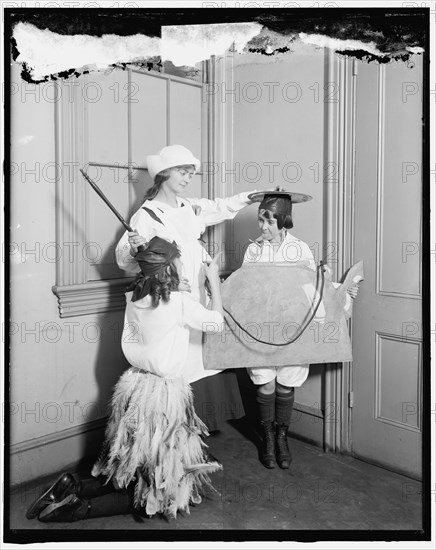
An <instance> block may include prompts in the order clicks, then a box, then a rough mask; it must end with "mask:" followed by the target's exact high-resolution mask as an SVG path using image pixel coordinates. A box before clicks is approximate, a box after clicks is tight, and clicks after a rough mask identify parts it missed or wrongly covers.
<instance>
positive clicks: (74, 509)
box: [38, 495, 91, 523]
mask: <svg viewBox="0 0 436 550" xmlns="http://www.w3.org/2000/svg"><path fill="white" fill-rule="evenodd" d="M90 509H91V502H90V501H89V500H88V501H85V500H82V499H81V498H79V497H77V496H76V495H68V496H67V497H66V498H64V499H63V500H62V501H61V502H54V503H53V504H49V505H48V506H47V507H46V508H45V509H44V510H43V511H42V512H41V513H40V514H39V517H38V519H39V521H42V522H44V523H49V522H50V521H57V522H60V523H64V522H72V521H78V520H80V519H85V518H86V517H87V516H88V514H89V510H90Z"/></svg>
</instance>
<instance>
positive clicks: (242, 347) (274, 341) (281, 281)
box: [203, 262, 363, 369]
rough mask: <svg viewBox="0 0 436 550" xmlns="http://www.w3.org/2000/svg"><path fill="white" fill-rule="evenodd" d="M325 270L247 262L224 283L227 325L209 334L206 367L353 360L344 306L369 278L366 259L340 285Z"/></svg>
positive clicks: (282, 264) (205, 347)
mask: <svg viewBox="0 0 436 550" xmlns="http://www.w3.org/2000/svg"><path fill="white" fill-rule="evenodd" d="M321 269H322V268H321ZM321 269H318V271H317V272H315V271H313V270H312V269H310V268H308V267H307V266H306V264H304V263H303V262H302V263H300V262H296V263H290V262H287V263H274V264H268V263H246V264H243V266H242V267H241V268H240V269H238V270H237V271H235V272H234V273H233V274H232V275H231V276H230V277H229V278H228V279H227V280H226V281H225V282H224V283H223V284H222V285H221V294H222V299H223V305H224V308H225V309H226V310H227V313H225V327H224V330H223V331H222V332H221V333H216V334H204V340H203V360H204V366H205V368H206V369H223V368H224V369H227V368H247V367H271V366H275V367H279V366H289V365H299V364H315V363H336V362H346V361H352V359H353V357H352V350H351V342H350V337H349V333H348V326H347V322H346V314H345V310H344V306H345V301H346V292H347V288H348V287H349V286H351V285H352V284H354V283H356V282H358V281H359V280H361V279H363V263H362V262H359V263H357V264H355V265H354V266H353V267H352V268H351V269H350V270H349V272H348V274H347V277H346V278H345V280H344V282H343V284H342V285H339V287H338V288H335V286H334V285H333V283H332V282H331V280H330V277H329V275H328V273H327V272H324V277H323V274H322V272H321Z"/></svg>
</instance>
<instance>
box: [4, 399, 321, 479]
mask: <svg viewBox="0 0 436 550" xmlns="http://www.w3.org/2000/svg"><path fill="white" fill-rule="evenodd" d="M106 423H107V417H104V418H99V419H97V420H92V421H90V422H85V423H84V424H80V425H78V426H73V427H72V428H67V429H65V430H61V431H60V432H56V433H54V434H49V435H44V436H41V437H36V438H34V439H30V440H28V441H23V442H22V443H16V444H15V445H11V448H10V485H11V487H15V486H18V485H21V484H22V483H28V482H30V481H33V480H35V479H38V478H41V477H44V476H49V475H52V474H53V473H54V472H58V471H61V470H63V469H70V468H71V466H72V465H75V464H78V463H79V462H81V461H83V460H86V459H92V458H93V457H97V455H98V453H99V450H100V446H101V444H102V442H103V438H104V429H105V426H106ZM323 426H324V418H323V412H322V411H321V410H319V409H315V408H313V407H308V406H307V405H303V404H300V403H295V405H294V410H293V413H292V418H291V424H290V426H289V434H290V435H291V436H292V437H295V438H297V439H301V440H302V441H305V442H307V443H311V444H312V445H316V446H317V447H321V448H322V447H323V442H324V439H323V437H324V429H323Z"/></svg>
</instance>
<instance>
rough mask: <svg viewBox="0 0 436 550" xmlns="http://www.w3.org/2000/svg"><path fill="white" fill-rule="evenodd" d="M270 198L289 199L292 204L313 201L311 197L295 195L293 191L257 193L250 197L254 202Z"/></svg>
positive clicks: (300, 194) (301, 194)
mask: <svg viewBox="0 0 436 550" xmlns="http://www.w3.org/2000/svg"><path fill="white" fill-rule="evenodd" d="M268 196H273V197H275V198H276V199H277V198H287V199H288V200H290V201H291V203H292V204H294V203H297V202H306V201H310V200H312V198H313V197H312V196H311V195H303V193H293V192H291V191H282V190H279V189H278V190H274V191H257V192H256V193H251V194H250V195H248V198H249V199H250V200H251V201H252V202H262V201H263V200H264V198H266V197H268Z"/></svg>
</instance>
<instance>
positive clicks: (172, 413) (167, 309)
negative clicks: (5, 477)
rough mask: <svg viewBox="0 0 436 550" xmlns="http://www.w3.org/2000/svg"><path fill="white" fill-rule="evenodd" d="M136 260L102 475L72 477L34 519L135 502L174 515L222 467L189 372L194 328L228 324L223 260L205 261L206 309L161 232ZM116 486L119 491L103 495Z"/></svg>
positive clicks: (99, 468)
mask: <svg viewBox="0 0 436 550" xmlns="http://www.w3.org/2000/svg"><path fill="white" fill-rule="evenodd" d="M136 260H137V261H138V263H139V265H140V267H141V273H140V274H139V275H138V277H137V278H136V279H135V281H134V282H133V283H132V285H130V287H129V288H128V289H127V295H126V297H127V306H126V314H125V326H124V332H123V339H122V347H123V351H124V354H125V356H126V358H127V360H128V361H129V363H130V365H131V367H130V368H129V369H128V370H127V371H126V372H125V373H124V374H123V375H122V376H121V378H120V379H119V381H118V382H117V384H116V386H115V390H114V394H113V397H112V401H111V415H110V419H109V422H108V426H107V429H106V438H105V443H104V446H103V451H102V454H101V457H100V459H99V460H98V461H97V463H96V464H95V465H94V468H93V470H92V475H93V476H95V477H97V478H98V479H96V480H84V481H83V482H80V483H76V481H75V479H74V478H73V476H71V474H64V475H63V476H61V478H59V480H57V482H55V484H54V485H53V486H52V487H50V488H49V489H48V490H47V491H46V492H45V493H44V494H43V495H42V496H41V497H40V498H39V499H38V500H37V501H36V502H35V503H34V504H33V505H32V506H31V508H29V510H28V512H27V517H28V518H29V519H31V518H33V517H36V516H38V517H39V519H40V520H41V521H43V522H50V521H58V522H65V521H75V520H79V519H85V518H88V517H98V516H110V515H116V514H125V513H128V512H129V511H131V510H132V509H133V508H143V509H145V512H146V514H148V515H149V516H151V515H154V514H157V513H162V514H166V515H169V516H173V517H176V514H177V511H178V510H182V511H189V504H190V503H194V504H198V503H200V502H201V492H202V488H204V485H209V486H210V480H209V477H208V474H210V473H211V472H214V471H216V470H218V469H221V465H220V464H219V463H217V462H208V461H207V457H206V454H205V451H204V447H205V446H206V445H205V444H204V442H203V441H202V438H201V437H202V436H205V435H208V434H207V429H206V426H205V425H204V424H203V422H202V421H201V420H200V419H199V418H198V417H197V415H196V414H195V410H194V407H193V401H192V391H191V388H190V386H189V384H188V383H187V382H186V381H185V379H184V376H183V375H184V373H183V369H184V368H185V363H186V358H187V355H188V342H189V328H190V327H191V328H194V329H196V330H203V328H204V327H205V328H207V330H208V331H212V332H216V331H220V330H222V324H223V317H222V305H221V296H220V290H219V284H220V282H219V276H218V267H217V264H216V262H212V263H211V264H210V265H209V266H208V267H206V268H205V269H206V276H207V278H208V280H209V283H210V287H211V292H212V310H208V309H206V308H205V307H203V306H202V305H201V304H200V303H198V302H197V301H194V300H193V299H192V298H191V296H190V294H189V292H183V291H182V290H183V289H182V288H181V287H179V284H180V277H179V274H178V269H177V268H178V266H179V265H180V264H179V261H180V260H179V250H178V248H177V246H176V245H175V244H174V243H170V242H168V241H166V240H164V239H161V238H160V237H154V238H153V239H151V241H150V242H149V244H148V246H147V248H146V250H145V251H144V252H140V253H138V255H137V256H136ZM186 290H188V289H186ZM100 480H101V481H100ZM115 488H116V489H118V491H117V495H116V496H117V498H113V495H110V494H106V495H104V493H108V492H109V491H110V490H111V489H112V491H114V490H115ZM90 497H97V498H90Z"/></svg>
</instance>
